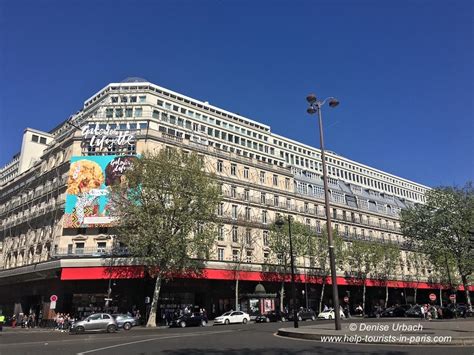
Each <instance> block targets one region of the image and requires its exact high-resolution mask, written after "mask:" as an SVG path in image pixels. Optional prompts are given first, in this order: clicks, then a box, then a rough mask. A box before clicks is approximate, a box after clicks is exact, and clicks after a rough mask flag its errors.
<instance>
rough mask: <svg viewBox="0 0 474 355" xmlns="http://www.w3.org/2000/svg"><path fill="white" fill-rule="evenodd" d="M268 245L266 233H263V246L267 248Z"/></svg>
mask: <svg viewBox="0 0 474 355" xmlns="http://www.w3.org/2000/svg"><path fill="white" fill-rule="evenodd" d="M269 244H270V243H269V241H268V231H263V246H265V247H268V245H269Z"/></svg>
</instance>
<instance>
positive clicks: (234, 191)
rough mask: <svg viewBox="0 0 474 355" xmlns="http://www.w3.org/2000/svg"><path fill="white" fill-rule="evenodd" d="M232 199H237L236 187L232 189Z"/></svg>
mask: <svg viewBox="0 0 474 355" xmlns="http://www.w3.org/2000/svg"><path fill="white" fill-rule="evenodd" d="M230 197H232V198H236V197H237V188H236V187H235V186H231V187H230Z"/></svg>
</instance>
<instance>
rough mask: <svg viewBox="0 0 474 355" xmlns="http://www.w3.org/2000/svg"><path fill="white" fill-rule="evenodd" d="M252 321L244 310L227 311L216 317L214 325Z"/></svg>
mask: <svg viewBox="0 0 474 355" xmlns="http://www.w3.org/2000/svg"><path fill="white" fill-rule="evenodd" d="M249 321H250V315H249V314H248V313H245V312H242V311H230V312H225V313H224V314H223V315H221V316H219V317H217V318H215V319H214V325H218V324H230V323H243V324H247V323H248V322H249Z"/></svg>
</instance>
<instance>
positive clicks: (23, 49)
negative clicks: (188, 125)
mask: <svg viewBox="0 0 474 355" xmlns="http://www.w3.org/2000/svg"><path fill="white" fill-rule="evenodd" d="M473 16H474V11H473V2H472V1H469V0H467V1H462V0H453V1H447V0H445V1H428V0H426V1H424V0H415V1H377V0H371V1H369V0H362V1H350V0H346V1H340V0H333V1H289V0H288V1H223V0H221V1H211V0H208V1H193V0H187V1H184V0H181V1H179V0H178V1H171V0H170V1H131V0H129V1H104V0H102V1H23V0H1V1H0V68H1V69H0V70H1V71H0V73H1V74H0V75H1V76H0V81H1V85H0V120H1V126H0V142H1V143H0V144H1V145H0V164H1V165H3V164H4V163H7V162H8V161H9V160H10V159H11V157H12V155H13V154H15V153H16V152H17V151H19V149H20V145H21V135H22V132H23V129H24V128H25V127H32V128H37V129H40V130H50V129H51V128H53V127H54V126H55V125H57V124H58V123H59V122H60V121H62V120H64V119H66V118H67V117H68V116H69V115H70V114H72V113H74V112H76V111H77V110H79V109H80V108H81V107H82V104H83V102H84V100H85V99H87V98H88V97H90V96H91V95H92V94H94V93H95V92H97V91H98V90H99V89H101V88H102V87H104V86H105V85H106V84H107V83H109V82H117V81H121V80H122V79H124V78H125V77H127V76H140V77H144V78H146V79H148V80H149V81H151V82H153V83H155V84H158V85H160V86H164V87H166V88H169V89H171V90H174V91H177V92H180V93H183V94H186V95H188V96H191V97H195V98H197V99H201V100H207V101H209V102H211V103H212V104H214V105H216V106H219V107H222V108H225V109H227V110H230V111H233V112H238V113H240V114H242V115H244V116H246V117H249V118H251V119H255V120H257V121H260V122H263V123H266V124H268V125H270V126H271V127H272V131H273V132H276V133H278V134H282V135H285V136H288V137H290V138H293V139H296V140H299V141H301V142H304V143H307V144H310V145H314V146H319V139H318V136H317V129H316V121H315V120H314V117H313V118H311V117H310V116H308V115H307V114H306V112H305V111H306V102H305V97H306V95H307V94H308V93H310V92H315V93H316V94H317V95H320V96H330V95H334V96H337V97H338V98H339V99H340V101H341V105H340V106H339V107H337V108H336V109H334V110H332V109H329V108H326V109H325V110H324V112H323V114H324V118H325V124H326V126H325V131H326V141H327V148H328V149H331V150H333V151H335V152H337V153H339V154H341V155H343V156H346V157H348V158H351V159H354V160H356V161H358V162H361V163H365V164H367V165H370V166H373V167H376V168H379V169H381V170H384V171H387V172H390V173H393V174H396V175H399V176H402V177H405V178H408V179H411V180H414V181H417V182H419V183H422V184H426V185H429V186H437V185H441V184H444V185H452V184H464V182H465V181H467V180H470V179H473V178H474V161H473V153H474V143H473V142H474V140H473V133H474V117H473V98H474V88H473V83H474V75H473V74H474V70H473V63H474V61H473V59H474V58H473V57H474V56H473V47H474V44H473V43H474V37H473V33H474V28H473V20H472V19H473Z"/></svg>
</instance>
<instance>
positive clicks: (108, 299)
mask: <svg viewBox="0 0 474 355" xmlns="http://www.w3.org/2000/svg"><path fill="white" fill-rule="evenodd" d="M104 300H105V301H113V300H112V298H104Z"/></svg>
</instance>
